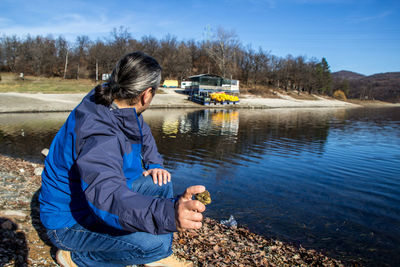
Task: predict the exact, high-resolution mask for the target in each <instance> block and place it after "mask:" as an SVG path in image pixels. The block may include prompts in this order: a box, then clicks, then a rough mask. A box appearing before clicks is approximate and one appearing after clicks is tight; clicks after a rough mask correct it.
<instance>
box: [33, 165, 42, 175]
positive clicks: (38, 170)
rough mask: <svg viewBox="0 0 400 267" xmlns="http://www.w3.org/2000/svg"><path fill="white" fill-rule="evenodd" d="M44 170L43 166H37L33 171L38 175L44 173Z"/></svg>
mask: <svg viewBox="0 0 400 267" xmlns="http://www.w3.org/2000/svg"><path fill="white" fill-rule="evenodd" d="M42 172H43V167H38V168H35V170H34V171H33V173H34V174H35V175H36V176H40V175H42Z"/></svg>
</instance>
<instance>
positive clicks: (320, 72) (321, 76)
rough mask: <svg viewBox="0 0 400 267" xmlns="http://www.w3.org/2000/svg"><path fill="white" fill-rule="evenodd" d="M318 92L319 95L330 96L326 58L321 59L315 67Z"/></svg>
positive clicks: (330, 81)
mask: <svg viewBox="0 0 400 267" xmlns="http://www.w3.org/2000/svg"><path fill="white" fill-rule="evenodd" d="M316 73H317V80H318V91H319V93H321V94H329V95H332V77H331V71H330V69H329V65H328V62H327V61H326V58H324V57H323V58H322V60H321V62H320V63H319V64H318V65H317V67H316Z"/></svg>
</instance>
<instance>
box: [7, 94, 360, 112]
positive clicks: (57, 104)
mask: <svg viewBox="0 0 400 267" xmlns="http://www.w3.org/2000/svg"><path fill="white" fill-rule="evenodd" d="M164 91H165V92H166V93H164V94H157V95H156V97H155V98H154V100H153V102H152V104H151V108H210V106H202V105H199V104H196V103H193V102H191V101H189V100H187V96H186V95H183V94H180V93H177V92H175V91H174V90H171V89H165V90H164ZM84 95H85V94H40V93H39V94H28V93H0V113H10V112H55V111H71V110H72V109H74V108H75V106H76V105H78V104H79V102H80V101H81V99H82V98H83V97H84ZM359 106H360V105H357V104H352V103H348V102H343V101H339V100H333V99H325V98H322V97H317V100H298V99H294V98H292V97H290V96H282V98H261V97H256V96H250V95H248V96H243V97H241V99H240V103H239V104H238V105H234V106H229V107H234V108H265V109H268V108H310V107H313V108H314V107H315V108H317V107H318V108H319V107H342V108H343V107H359ZM212 107H218V108H221V106H211V108H212ZM224 107H228V106H224Z"/></svg>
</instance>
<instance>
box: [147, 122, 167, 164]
mask: <svg viewBox="0 0 400 267" xmlns="http://www.w3.org/2000/svg"><path fill="white" fill-rule="evenodd" d="M142 134H143V148H142V156H143V162H144V165H145V169H147V170H149V169H154V168H164V166H163V159H162V157H161V155H160V153H158V150H157V145H156V142H155V140H154V137H153V135H152V133H151V129H150V127H149V126H148V125H147V124H146V123H145V122H144V121H143V122H142Z"/></svg>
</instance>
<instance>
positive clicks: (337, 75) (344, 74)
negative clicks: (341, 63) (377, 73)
mask: <svg viewBox="0 0 400 267" xmlns="http://www.w3.org/2000/svg"><path fill="white" fill-rule="evenodd" d="M364 77H365V75H363V74H360V73H357V72H352V71H348V70H341V71H337V72H333V73H332V78H333V79H340V80H344V79H346V80H349V81H350V80H358V79H361V78H364Z"/></svg>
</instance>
